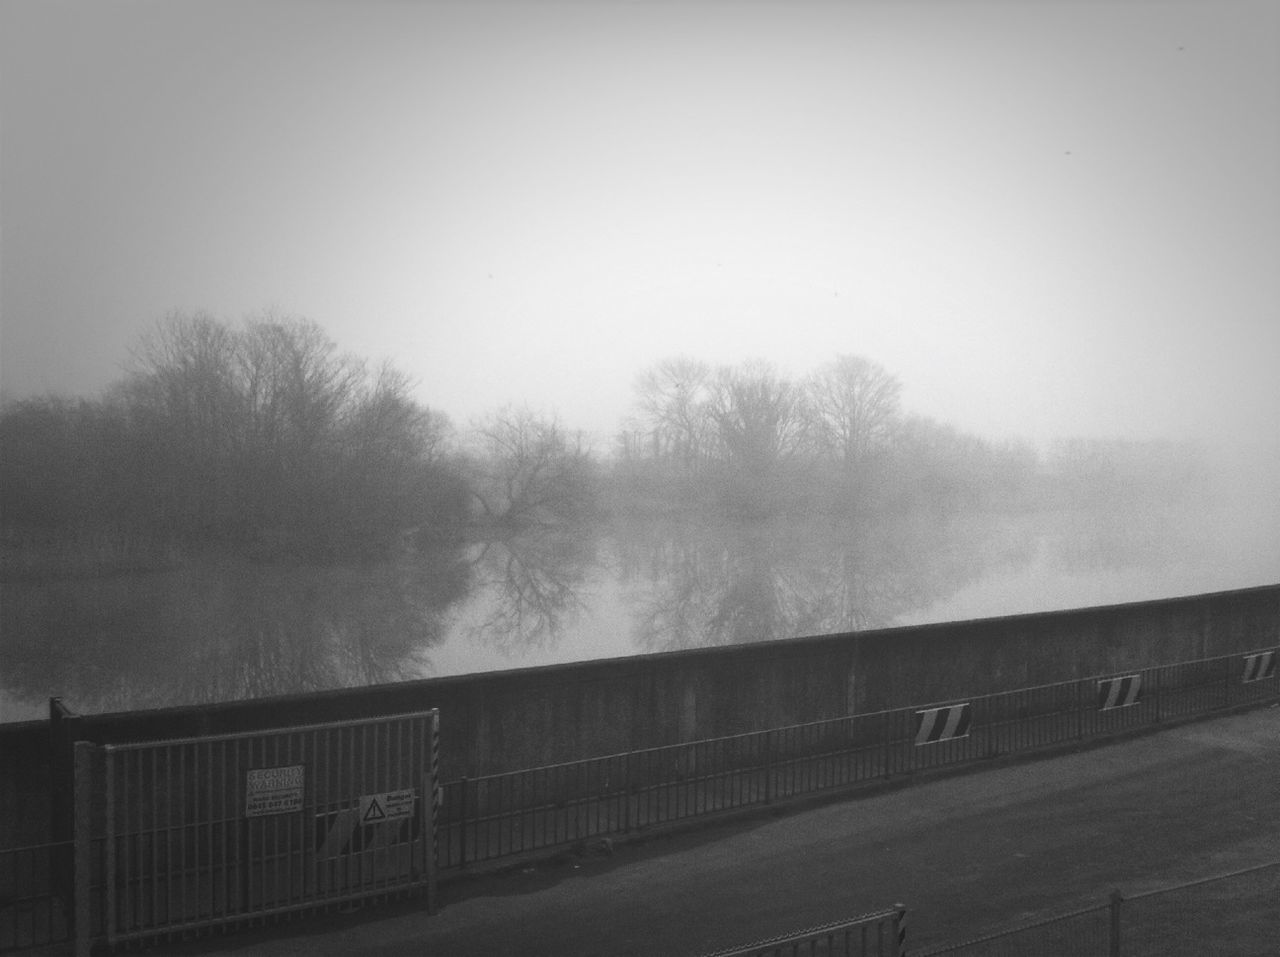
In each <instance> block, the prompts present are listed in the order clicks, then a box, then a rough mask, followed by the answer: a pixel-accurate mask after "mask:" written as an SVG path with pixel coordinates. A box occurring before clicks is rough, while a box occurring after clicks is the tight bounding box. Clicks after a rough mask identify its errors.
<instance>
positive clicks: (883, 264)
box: [0, 0, 1280, 720]
mask: <svg viewBox="0 0 1280 957" xmlns="http://www.w3.org/2000/svg"><path fill="white" fill-rule="evenodd" d="M1277 37H1280V8H1277V7H1276V6H1275V5H1272V4H1262V3H1235V2H1228V3H1215V4H1195V3H1173V2H1159V0H1157V2H1132V3H1126V2H1119V3H1109V4H1081V3H1076V2H1060V3H1056V2H1046V3H1035V4H1005V3H984V2H976V0H961V2H919V3H910V4H878V3H866V4H862V3H851V4H831V3H823V2H799V3H788V4H748V3H743V4H728V3H711V2H708V3H688V4H684V3H682V4H665V3H652V4H648V3H621V2H618V3H612V2H604V3H599V4H586V3H552V2H527V3H525V2H522V3H475V4H461V3H457V4H455V3H445V2H422V3H400V2H372V3H368V2H362V3H355V2H342V0H334V2H321V3H315V2H301V0H298V2H289V0H285V2H277V3H272V4H255V5H244V4H226V3H222V2H218V0H193V2H188V3H183V4H169V3H159V2H156V3H148V2H142V3H136V2H135V3H126V2H113V0H107V2H89V0H68V2H62V3H44V2H35V0H11V2H8V3H6V4H4V5H3V6H0V117H2V119H3V124H4V135H3V137H0V229H2V230H3V240H4V246H3V248H4V251H3V256H0V411H2V412H3V422H2V423H0V425H2V426H3V433H2V435H0V438H2V439H3V445H2V446H0V466H2V467H3V470H4V475H3V483H0V484H3V488H2V489H0V491H3V494H4V498H3V501H0V509H2V510H0V535H2V540H0V559H2V560H0V592H2V594H0V720H16V719H19V718H25V717H28V716H31V715H34V714H39V713H40V711H41V709H42V708H44V707H45V704H44V699H45V698H47V697H48V696H49V695H54V694H59V695H64V696H66V697H67V699H68V701H69V703H71V705H72V706H73V707H76V708H78V709H82V710H103V709H114V708H126V707H140V706H151V705H161V704H174V703H181V702H185V701H195V700H206V699H209V697H210V696H212V697H213V698H218V699H221V698H228V697H241V696H252V695H259V694H271V693H278V692H284V691H295V690H308V689H315V688H321V687H339V686H345V685H352V684H362V683H369V682H377V681H387V680H399V679H402V678H408V677H417V676H425V675H433V674H458V673H464V672H469V671H481V670H488V669H492V668H502V667H516V666H524V665H534V664H545V663H551V662H556V661H571V660H579V659H584V658H593V657H601V656H615V655H623V654H634V653H644V652H651V651H662V650H669V649H674V648H682V647H695V646H702V645H712V644H724V643H734V642H742V641H759V640H765V639H768V638H782V637H792V636H795V635H799V634H811V633H817V632H823V631H843V630H852V629H862V628H872V627H882V626H886V625H893V624H906V623H912V622H919V621H934V620H947V619H955V618H970V617H982V616H988V615H999V614H1012V613H1019V612H1025V611H1036V610H1043V609H1048V608H1065V607H1077V606H1082V605H1090V604H1103V603H1111V602H1120V601H1132V600H1140V599H1147V598H1159V597H1166V596H1169V595H1174V594H1193V593H1199V592H1205V591H1211V590H1217V589H1226V588H1237V587H1248V586H1252V585H1258V584H1269V583H1275V582H1277V581H1280V504H1278V503H1280V432H1278V430H1277V429H1276V427H1275V410H1276V409H1278V408H1280V376H1277V375H1276V374H1275V372H1276V359H1277V357H1280V321H1277V320H1280V273H1277V271H1276V269H1275V264H1276V262H1280V180H1278V179H1277V177H1276V175H1275V171H1276V170H1277V169H1280V43H1277ZM166 336H167V337H169V338H166ZM184 350H185V351H184ZM290 350H292V351H290ZM183 356H185V357H187V358H189V359H190V358H192V357H198V358H199V361H198V362H186V363H185V364H184V363H183V362H176V361H169V360H171V359H173V358H174V357H178V358H181V357H183ZM283 356H289V357H292V358H291V361H292V359H297V360H298V362H299V363H300V365H299V366H298V367H299V368H302V367H303V366H305V367H306V368H308V369H313V370H318V371H319V372H322V373H324V375H319V376H314V377H311V378H308V377H306V376H301V377H299V378H297V381H284V380H283V379H279V380H272V381H273V383H274V384H273V388H274V389H275V391H274V392H272V391H270V390H264V389H263V388H261V387H260V386H261V383H262V382H263V381H268V380H271V376H273V375H277V374H278V373H279V370H281V369H283V368H284V367H285V366H286V365H287V363H284V362H283V361H282V360H281V357H283ZM383 362H386V363H389V365H388V366H385V367H384V366H382V365H381V363H383ZM166 363H167V364H166ZM380 369H383V370H384V371H385V370H386V369H390V370H391V372H387V373H386V374H384V373H383V372H379V370H380ZM317 382H319V383H321V385H320V386H316V385H315V384H316V383H317ZM824 383H825V385H824ZM215 386H216V387H215ZM313 387H316V388H319V389H320V391H319V392H315V391H308V390H311V389H313ZM877 388H881V391H879V392H877V391H876V389H877ZM325 389H327V390H328V391H325ZM841 389H844V390H845V391H843V392H842V391H841ZM268 393H270V394H268ZM842 396H843V397H844V398H841V397H842ZM850 396H856V397H857V401H856V402H854V404H852V405H850V404H849V402H848V401H846V400H847V399H849V397H850ZM304 400H305V401H304ZM313 400H316V401H313ZM753 403H754V404H753ZM842 403H844V404H842ZM286 409H288V410H292V411H288V412H286V411H284V410H286ZM299 410H301V411H299ZM866 410H871V411H872V412H874V413H875V414H870V415H869V417H862V416H863V412H864V411H866ZM877 410H878V411H877ZM851 423H857V425H856V428H855V427H853V426H852V425H851Z"/></svg>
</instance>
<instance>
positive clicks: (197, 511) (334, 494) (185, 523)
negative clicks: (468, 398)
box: [111, 314, 465, 557]
mask: <svg viewBox="0 0 1280 957" xmlns="http://www.w3.org/2000/svg"><path fill="white" fill-rule="evenodd" d="M410 391H411V383H410V381H409V380H408V379H407V378H406V377H405V376H403V375H401V374H400V373H398V372H396V371H395V370H394V369H393V368H391V367H390V366H383V367H382V368H380V369H379V370H378V371H377V372H376V373H375V374H373V375H372V376H371V375H370V374H369V372H368V369H367V368H366V366H365V364H364V363H363V362H361V361H359V360H357V359H355V358H354V357H351V356H349V355H344V354H341V353H339V352H338V349H337V346H336V345H335V344H334V343H333V342H332V341H331V340H330V339H329V338H328V337H327V336H326V335H325V334H324V332H323V331H322V330H321V329H320V327H319V326H318V325H316V324H315V323H313V322H310V321H308V320H302V319H291V318H279V317H274V316H267V317H265V318H262V319H257V320H253V321H250V322H248V323H246V324H245V325H244V326H243V327H242V328H239V329H236V328H232V327H229V326H227V325H225V324H223V323H221V322H219V321H217V320H216V319H213V318H212V317H210V316H207V315H203V314H199V315H194V316H185V315H175V316H171V317H170V318H169V319H167V320H165V321H164V322H161V323H159V324H157V325H156V326H155V327H154V328H153V329H152V330H150V331H149V332H148V333H147V334H146V335H144V336H143V337H142V339H141V341H140V343H139V345H138V347H137V348H136V349H135V350H134V352H133V356H132V362H131V364H130V367H129V374H128V377H127V378H126V379H125V381H124V382H123V383H122V384H121V385H120V386H118V387H117V388H116V390H115V391H114V393H113V394H112V398H111V401H112V403H113V404H114V405H115V407H117V408H119V409H120V410H121V414H122V415H123V416H124V418H125V420H126V422H127V423H128V430H129V432H130V434H131V437H132V439H131V444H132V446H133V450H134V452H135V453H136V454H137V459H138V466H137V481H138V489H139V491H140V493H142V494H144V495H145V497H146V500H147V502H149V506H148V514H149V516H150V520H151V523H152V525H153V526H154V528H155V529H156V530H157V531H160V532H162V533H164V534H167V535H173V536H176V537H178V538H181V539H184V540H189V541H199V542H212V541H221V542H226V543H239V544H250V545H253V546H254V547H255V548H257V549H259V550H260V551H261V552H262V553H263V554H267V555H271V554H282V553H294V554H298V553H306V554H309V555H312V556H315V557H340V556H354V555H371V554H383V553H386V552H387V551H388V550H389V549H396V548H399V547H400V543H401V542H402V541H403V537H404V535H405V534H407V533H409V532H421V531H423V526H424V525H425V524H427V523H428V522H432V523H443V524H445V525H450V524H452V525H453V526H457V525H458V524H459V523H460V522H461V520H462V517H463V515H464V514H465V503H464V492H463V491H462V489H461V487H460V485H459V480H458V479H457V478H456V477H455V476H452V475H450V474H449V471H448V469H447V468H445V467H444V465H443V463H442V462H441V460H440V459H441V450H442V449H443V447H444V441H445V435H446V434H447V430H448V424H447V421H446V420H444V418H443V417H442V416H439V415H437V414H435V413H432V412H431V411H429V410H427V409H425V408H423V407H421V406H419V405H418V404H417V403H415V402H414V401H413V399H412V398H411V395H410ZM455 510H456V512H457V517H456V518H454V519H450V518H449V517H448V513H450V512H452V511H455Z"/></svg>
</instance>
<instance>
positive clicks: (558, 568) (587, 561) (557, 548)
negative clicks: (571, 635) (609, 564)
mask: <svg viewBox="0 0 1280 957" xmlns="http://www.w3.org/2000/svg"><path fill="white" fill-rule="evenodd" d="M596 544H597V536H596V535H595V534H594V533H592V532H589V531H586V530H583V529H564V528H544V527H534V528H529V529H526V530H524V531H522V532H520V533H519V534H516V535H511V536H508V537H504V538H500V539H493V540H490V541H486V542H484V543H483V544H482V545H480V546H478V550H477V552H476V554H475V556H474V557H473V558H472V560H471V563H472V566H473V568H474V569H475V571H474V578H473V580H474V584H475V594H474V600H475V601H477V602H478V603H480V604H482V605H483V606H484V607H485V612H484V613H483V614H482V616H481V618H480V621H479V622H478V623H477V624H475V625H472V626H471V628H470V629H469V635H470V637H471V638H472V639H473V640H477V641H483V642H485V643H487V644H490V645H492V646H494V647H496V648H498V649H499V650H501V651H503V652H506V653H512V652H514V651H516V650H518V649H521V648H538V649H543V648H548V647H553V646H554V645H555V643H556V641H557V639H558V638H559V636H560V633H561V630H562V629H563V628H564V627H565V626H566V625H567V624H570V623H572V622H573V621H575V620H576V619H577V618H578V616H580V615H581V614H582V613H583V612H585V611H586V610H587V604H586V602H585V600H584V588H585V583H586V579H587V576H588V573H589V572H590V571H592V570H596V569H598V563H597V559H596Z"/></svg>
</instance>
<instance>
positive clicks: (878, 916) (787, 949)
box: [705, 904, 907, 957]
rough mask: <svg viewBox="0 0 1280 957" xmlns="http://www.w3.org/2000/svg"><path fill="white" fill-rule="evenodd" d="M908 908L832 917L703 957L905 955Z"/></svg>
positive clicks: (897, 906)
mask: <svg viewBox="0 0 1280 957" xmlns="http://www.w3.org/2000/svg"><path fill="white" fill-rule="evenodd" d="M906 931H907V909H906V908H905V907H904V906H902V905H901V904H896V905H894V907H893V908H891V909H889V910H883V911H878V912H876V913H873V914H863V915H862V916H861V917H852V918H849V919H847V920H838V921H833V922H832V923H829V924H822V925H821V926H818V927H810V928H809V929H807V930H801V931H796V932H795V933H791V934H782V935H780V936H778V937H770V938H768V939H767V940H759V941H756V942H755V943H753V944H743V945H742V946H738V947H730V948H728V949H727V950H717V951H715V952H714V953H711V954H707V955H705V957H905V955H906Z"/></svg>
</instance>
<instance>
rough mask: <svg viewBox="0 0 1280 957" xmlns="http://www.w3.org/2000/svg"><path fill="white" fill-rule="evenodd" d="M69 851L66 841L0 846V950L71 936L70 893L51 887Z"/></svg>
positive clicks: (61, 939) (47, 942)
mask: <svg viewBox="0 0 1280 957" xmlns="http://www.w3.org/2000/svg"><path fill="white" fill-rule="evenodd" d="M71 855H72V843H71V842H70V841H63V842H59V843H55V844H36V845H32V846H30V847H14V848H8V849H6V850H0V952H4V951H7V950H15V949H17V948H19V947H33V946H34V947H41V946H44V945H46V944H56V943H59V942H61V941H66V940H70V939H71V915H70V914H69V913H67V909H66V906H65V904H64V903H63V901H64V900H69V899H70V894H64V893H61V892H60V890H61V889H59V888H56V887H55V879H56V875H58V874H59V873H60V872H65V868H61V869H60V867H59V865H60V864H61V863H63V862H65V861H67V860H70V859H71Z"/></svg>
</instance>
